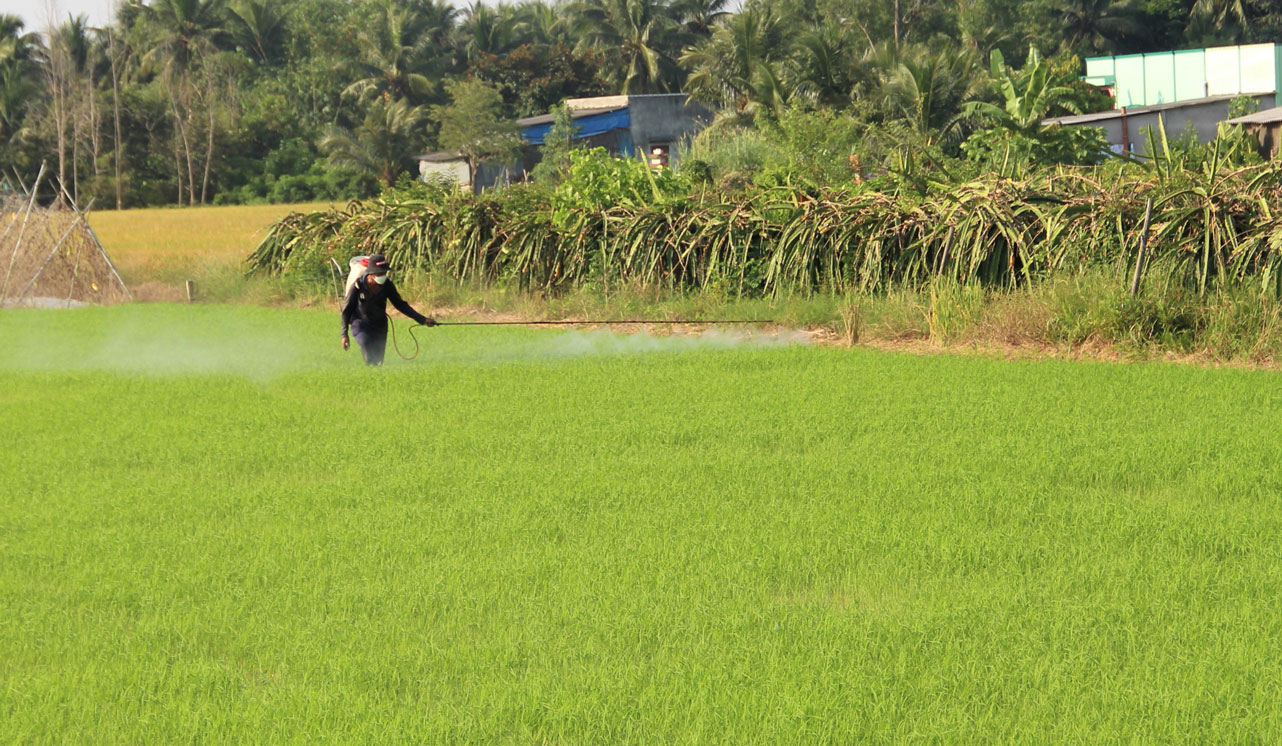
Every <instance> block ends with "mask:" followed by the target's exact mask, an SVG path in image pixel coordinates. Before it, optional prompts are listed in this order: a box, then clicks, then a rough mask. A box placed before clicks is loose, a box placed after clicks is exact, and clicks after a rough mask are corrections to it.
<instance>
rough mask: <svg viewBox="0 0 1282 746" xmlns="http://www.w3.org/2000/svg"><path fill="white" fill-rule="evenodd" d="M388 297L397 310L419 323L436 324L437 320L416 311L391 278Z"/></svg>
mask: <svg viewBox="0 0 1282 746" xmlns="http://www.w3.org/2000/svg"><path fill="white" fill-rule="evenodd" d="M387 299H388V300H389V301H391V303H392V305H393V306H395V307H396V310H397V311H400V312H401V313H403V314H405V315H406V316H408V317H410V318H411V319H414V320H415V321H417V322H418V323H420V324H426V325H427V326H433V325H435V324H436V321H435V320H433V319H429V318H428V317H426V316H424V315H423V314H421V313H419V312H418V311H415V310H414V309H413V308H412V307H411V306H410V304H408V303H406V302H405V299H404V298H402V297H401V294H400V291H398V290H397V289H396V285H395V284H394V283H393V282H392V281H391V280H388V281H387Z"/></svg>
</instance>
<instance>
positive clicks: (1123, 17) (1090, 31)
mask: <svg viewBox="0 0 1282 746" xmlns="http://www.w3.org/2000/svg"><path fill="white" fill-rule="evenodd" d="M1056 16H1057V17H1058V20H1059V22H1060V23H1061V24H1062V32H1061V33H1062V37H1061V38H1062V41H1061V42H1060V44H1061V48H1062V49H1064V50H1066V51H1069V52H1073V53H1074V54H1077V55H1079V56H1083V57H1084V56H1087V55H1089V54H1092V53H1093V54H1103V53H1106V52H1111V51H1112V50H1115V49H1116V48H1117V47H1118V42H1119V41H1121V40H1122V39H1125V38H1127V37H1136V36H1140V35H1142V34H1143V33H1144V26H1143V24H1142V23H1141V22H1140V15H1139V11H1138V9H1137V8H1136V7H1135V5H1134V2H1133V0H1120V2H1119V1H1118V0H1064V2H1062V3H1061V4H1059V5H1057V6H1056Z"/></svg>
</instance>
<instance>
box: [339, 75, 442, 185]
mask: <svg viewBox="0 0 1282 746" xmlns="http://www.w3.org/2000/svg"><path fill="white" fill-rule="evenodd" d="M425 115H426V112H425V111H424V110H423V107H421V106H411V105H410V103H409V102H408V101H407V100H405V99H404V98H400V99H394V98H392V97H391V96H390V95H388V94H383V95H381V96H377V97H375V98H374V99H373V100H372V101H371V102H370V103H369V105H368V107H367V108H366V111H365V119H364V120H363V121H362V122H361V123H360V124H359V125H357V127H356V129H355V130H350V131H349V130H347V129H344V128H341V127H331V128H330V129H329V131H328V132H326V134H325V136H324V137H323V138H321V141H320V147H321V150H323V151H324V152H325V153H326V155H327V156H328V159H329V164H330V165H331V166H335V167H338V168H346V169H349V170H352V171H356V172H357V173H361V174H369V175H371V176H374V177H376V178H378V179H379V180H380V181H382V182H383V183H384V184H386V185H388V186H391V185H393V184H395V183H396V178H397V177H398V176H400V175H401V174H402V173H403V172H404V171H405V169H406V167H407V166H408V165H409V158H410V156H411V155H412V154H413V151H414V148H415V147H418V146H419V137H420V133H421V132H422V131H423V126H422V125H423V120H424V117H425Z"/></svg>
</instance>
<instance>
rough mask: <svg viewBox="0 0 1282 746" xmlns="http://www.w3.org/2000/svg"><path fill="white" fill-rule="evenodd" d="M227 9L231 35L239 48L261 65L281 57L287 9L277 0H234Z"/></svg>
mask: <svg viewBox="0 0 1282 746" xmlns="http://www.w3.org/2000/svg"><path fill="white" fill-rule="evenodd" d="M228 10H229V11H230V18H229V21H230V26H231V30H232V33H233V35H234V36H235V37H236V42H237V44H239V45H240V47H241V48H242V49H244V50H245V51H246V52H248V53H249V54H250V55H251V56H253V57H255V58H257V59H258V61H259V62H263V63H272V62H275V61H277V60H278V59H279V58H280V55H281V51H282V46H283V45H284V42H285V20H286V18H287V17H288V15H289V8H288V7H287V6H282V5H281V4H280V3H279V2H278V0H233V2H232V3H231V5H230V6H228Z"/></svg>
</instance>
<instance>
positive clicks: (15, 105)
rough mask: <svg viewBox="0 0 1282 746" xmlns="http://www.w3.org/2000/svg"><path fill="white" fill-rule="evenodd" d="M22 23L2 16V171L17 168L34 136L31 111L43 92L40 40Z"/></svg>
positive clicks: (0, 122)
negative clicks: (22, 148) (28, 121)
mask: <svg viewBox="0 0 1282 746" xmlns="http://www.w3.org/2000/svg"><path fill="white" fill-rule="evenodd" d="M22 29H23V24H22V20H21V19H19V18H17V17H16V16H11V15H7V14H0V168H5V167H8V166H12V165H14V162H15V160H16V159H17V156H18V152H19V147H20V146H21V145H22V144H23V143H24V142H25V141H26V139H27V138H28V136H29V135H30V129H29V128H28V127H27V126H26V117H27V111H28V110H29V108H30V105H31V102H32V101H34V100H35V97H36V95H37V94H38V93H39V91H40V85H39V82H38V67H37V64H36V61H37V60H39V59H40V58H41V57H42V56H43V50H42V48H41V43H40V37H39V36H38V35H37V34H34V33H26V34H24V33H23V32H22Z"/></svg>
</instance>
